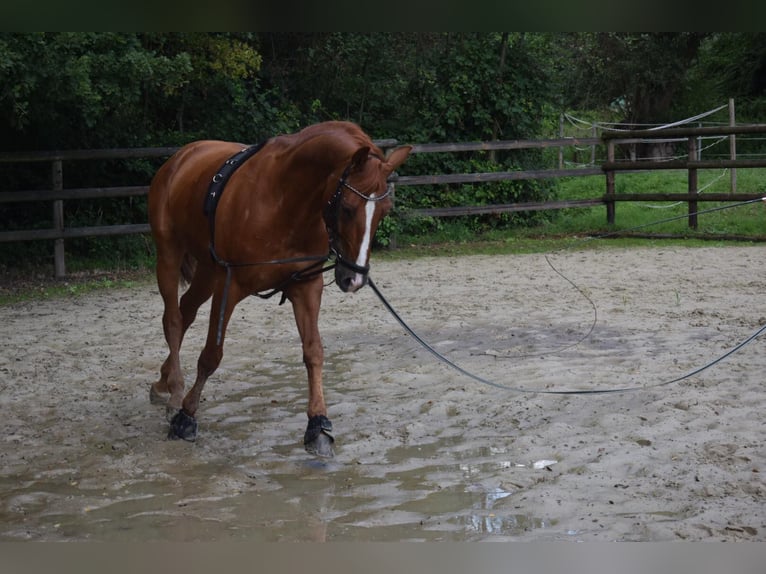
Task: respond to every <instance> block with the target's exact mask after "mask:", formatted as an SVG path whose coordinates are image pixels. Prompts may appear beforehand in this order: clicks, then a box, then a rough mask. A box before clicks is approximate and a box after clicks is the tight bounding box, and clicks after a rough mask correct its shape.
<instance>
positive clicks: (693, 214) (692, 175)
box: [689, 137, 697, 229]
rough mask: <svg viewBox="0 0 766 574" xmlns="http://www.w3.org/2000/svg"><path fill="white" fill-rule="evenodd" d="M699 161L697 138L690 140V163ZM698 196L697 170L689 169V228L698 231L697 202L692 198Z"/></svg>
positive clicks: (694, 168)
mask: <svg viewBox="0 0 766 574" xmlns="http://www.w3.org/2000/svg"><path fill="white" fill-rule="evenodd" d="M696 159H697V138H695V137H690V138H689V161H696ZM696 195H697V168H696V167H690V168H689V227H691V228H692V229H697V202H696V201H694V200H692V196H696Z"/></svg>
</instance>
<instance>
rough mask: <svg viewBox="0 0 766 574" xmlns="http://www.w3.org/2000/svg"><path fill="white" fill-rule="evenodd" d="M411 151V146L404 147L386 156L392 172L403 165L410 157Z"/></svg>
mask: <svg viewBox="0 0 766 574" xmlns="http://www.w3.org/2000/svg"><path fill="white" fill-rule="evenodd" d="M411 151H412V146H411V145H403V146H399V147H398V148H395V149H393V150H391V151H390V152H388V155H387V156H386V163H387V164H388V165H389V167H390V168H391V171H394V170H395V169H396V168H397V167H399V166H400V165H402V164H403V163H404V161H405V160H406V159H407V158H408V157H409V155H410V152H411Z"/></svg>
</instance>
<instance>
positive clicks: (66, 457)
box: [0, 247, 766, 542]
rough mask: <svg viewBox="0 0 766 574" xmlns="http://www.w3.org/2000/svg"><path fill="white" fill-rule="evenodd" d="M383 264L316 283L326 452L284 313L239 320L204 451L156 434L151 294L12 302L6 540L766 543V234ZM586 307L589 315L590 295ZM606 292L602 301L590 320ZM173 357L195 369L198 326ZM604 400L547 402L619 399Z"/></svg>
mask: <svg viewBox="0 0 766 574" xmlns="http://www.w3.org/2000/svg"><path fill="white" fill-rule="evenodd" d="M550 261H551V262H552V263H553V265H554V266H555V267H556V269H558V270H559V271H560V272H561V273H563V274H564V275H565V276H566V277H567V278H569V279H570V280H571V281H572V282H574V284H575V285H577V287H578V288H579V289H580V290H581V292H580V291H578V289H576V288H574V287H573V286H572V285H571V284H570V283H568V282H567V281H566V280H565V279H563V278H562V277H561V276H559V275H558V274H557V273H556V272H555V271H554V270H553V269H552V268H551V267H550V266H549V265H548V263H547V262H546V260H545V257H544V256H542V255H514V256H471V257H459V258H449V257H439V258H426V259H417V260H411V261H395V262H394V261H375V260H373V267H372V277H373V279H374V281H375V283H376V284H377V286H378V287H379V288H380V289H381V291H382V292H383V293H384V295H385V296H386V297H387V298H388V299H389V301H390V302H391V304H392V305H393V306H394V307H395V308H396V309H397V310H398V311H399V313H400V314H401V315H402V317H403V318H404V319H405V320H406V321H407V322H408V323H409V324H410V325H411V326H412V327H413V329H415V331H416V332H417V333H418V334H419V335H421V336H422V337H423V338H424V339H426V340H427V341H428V342H429V343H431V344H432V345H433V346H434V348H436V349H437V350H438V351H439V352H442V353H444V354H445V355H446V356H447V357H449V359H450V360H452V361H454V362H456V363H457V364H459V365H460V366H461V367H463V368H465V369H467V370H469V371H471V372H474V373H476V374H478V375H480V376H481V377H484V378H486V379H490V380H491V381H493V382H496V383H498V384H500V385H503V386H507V387H513V388H514V389H519V388H521V389H524V391H530V392H518V391H517V390H507V389H502V388H497V387H493V386H489V385H486V384H481V383H479V382H476V381H475V380H472V379H470V378H467V377H465V376H463V375H461V374H460V373H458V372H456V371H454V370H452V369H450V368H449V367H448V366H446V365H445V364H443V363H440V362H438V361H437V360H435V359H434V358H433V357H432V356H431V355H430V354H429V353H428V352H426V351H425V350H423V349H422V348H421V347H420V346H419V345H418V344H417V343H416V341H414V340H413V339H412V337H410V336H409V335H407V334H406V333H405V332H404V331H403V330H402V328H401V327H400V326H399V325H398V324H397V323H396V322H395V320H394V319H393V318H392V317H391V316H390V315H389V314H388V312H387V311H386V310H385V308H384V307H383V306H382V305H381V304H380V302H379V301H378V300H377V299H376V297H375V295H374V293H373V292H372V290H371V289H369V288H365V289H363V290H362V291H360V292H359V293H357V294H355V295H346V294H343V293H341V292H340V291H339V290H338V289H337V288H335V287H334V286H331V287H328V288H327V289H326V290H325V298H324V304H323V307H322V316H321V330H322V334H323V339H324V343H325V355H326V364H325V395H326V398H327V401H328V407H329V410H330V412H329V416H330V418H331V419H332V421H333V424H334V427H335V435H336V439H337V441H336V448H335V450H336V456H335V458H334V459H332V460H321V459H316V458H312V457H311V456H309V455H308V454H306V453H305V452H304V451H303V448H302V444H301V441H302V436H303V431H304V429H305V423H306V416H305V408H306V392H305V386H306V383H305V370H304V367H303V365H302V362H301V350H300V344H299V340H298V336H297V332H296V330H295V327H294V323H293V319H292V311H291V309H290V308H289V304H288V305H285V306H281V307H280V306H278V305H277V301H276V300H275V299H272V300H269V301H265V302H264V301H261V300H256V299H251V300H248V301H245V302H243V304H241V305H240V306H239V307H238V308H237V309H236V310H235V315H234V319H233V321H232V324H231V327H230V330H229V333H228V336H227V340H226V349H225V356H224V360H223V363H222V366H221V368H220V369H219V370H218V371H217V372H216V373H215V375H214V376H213V377H211V379H210V380H209V381H208V384H207V386H206V387H205V391H204V394H203V403H202V405H201V408H200V411H199V413H198V417H199V423H200V434H199V438H198V440H197V442H196V443H194V444H190V443H186V442H183V441H170V440H167V439H166V438H165V435H166V432H167V423H166V421H165V419H164V413H163V410H162V409H161V408H160V407H157V406H153V405H150V404H149V401H148V388H149V384H150V383H151V382H152V381H154V380H155V379H156V377H157V372H158V369H159V366H160V364H161V362H162V361H163V360H164V358H165V355H166V351H165V342H164V339H163V336H162V330H161V313H162V308H161V301H160V298H159V295H158V294H157V290H156V287H155V286H154V284H153V283H151V282H147V283H140V284H137V285H136V286H134V287H131V288H123V289H111V290H105V291H99V292H95V293H90V294H86V295H81V296H75V297H71V298H60V299H55V300H47V301H41V302H40V301H38V302H28V303H20V304H14V305H9V306H4V307H1V308H0V335H2V340H3V352H2V353H0V412H1V413H2V417H0V441H1V442H2V446H1V447H0V540H2V541H13V540H46V541H58V540H99V541H137V542H140V541H145V540H161V541H194V540H213V541H228V540H250V541H304V540H337V541H416V540H457V541H475V540H524V541H550V540H566V541H573V542H574V541H611V540H623V541H676V540H694V541H698V540H700V541H701V540H738V541H740V540H741V541H764V540H766V480H765V479H764V473H766V431H764V427H763V420H764V419H763V413H764V412H766V394H765V393H764V382H763V380H764V378H763V373H764V370H765V369H766V353H764V352H763V348H764V347H763V346H764V338H763V337H761V338H759V339H756V340H755V341H753V342H752V343H750V344H749V345H747V346H745V347H743V348H742V349H741V350H740V351H739V352H737V353H736V354H734V355H732V356H730V357H728V358H727V359H726V360H724V361H722V362H720V363H718V364H717V365H715V366H713V367H711V368H709V369H707V370H705V371H704V372H702V373H700V374H698V375H695V376H692V377H689V378H687V379H684V380H682V381H679V382H676V383H672V384H662V383H665V382H667V381H670V380H672V379H674V378H677V377H680V376H683V375H684V374H686V373H688V372H690V371H692V370H694V369H696V368H698V367H701V366H703V365H705V364H706V363H708V362H709V361H711V360H713V359H715V358H717V357H719V356H720V355H722V354H723V353H725V352H726V351H727V350H729V349H731V348H732V347H734V346H735V345H736V344H738V343H739V342H741V341H743V340H744V339H746V338H747V337H749V336H750V335H752V334H753V333H754V332H755V331H756V330H757V329H758V328H759V326H761V325H763V324H764V323H766V307H765V306H764V304H763V302H762V301H763V291H764V285H765V283H766V281H765V280H764V279H763V277H762V268H763V265H762V263H763V248H762V247H707V248H694V249H687V248H682V247H661V248H640V249H617V248H608V249H600V250H593V251H569V252H561V253H558V254H555V255H552V256H550ZM591 303H592V304H591ZM594 306H595V309H594ZM206 309H208V307H205V308H203V310H202V311H201V312H200V315H199V318H198V321H197V323H196V324H195V325H194V326H193V327H192V329H191V331H190V332H189V335H188V336H187V340H186V341H185V344H184V348H183V351H182V361H183V365H184V368H185V372H186V375H187V383H189V382H190V380H189V379H190V378H191V376H192V374H193V372H194V368H195V364H196V358H197V354H198V353H199V350H200V349H201V345H202V341H203V339H204V335H205V330H206V318H207V311H206ZM627 387H642V388H641V389H640V390H634V391H630V392H624V393H609V394H597V395H592V394H589V395H556V394H540V393H537V392H534V391H556V390H605V389H620V388H627Z"/></svg>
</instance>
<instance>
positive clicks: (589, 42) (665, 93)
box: [552, 32, 706, 124]
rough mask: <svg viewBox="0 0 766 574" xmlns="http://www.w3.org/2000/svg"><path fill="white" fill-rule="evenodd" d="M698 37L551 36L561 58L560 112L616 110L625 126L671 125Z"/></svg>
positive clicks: (662, 34)
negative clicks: (659, 123)
mask: <svg viewBox="0 0 766 574" xmlns="http://www.w3.org/2000/svg"><path fill="white" fill-rule="evenodd" d="M705 37H706V33H701V32H659V33H640V34H639V33H625V32H577V33H566V34H562V35H558V36H552V39H553V41H555V42H557V43H558V54H559V56H560V57H561V61H560V64H559V65H558V67H557V72H558V73H559V74H560V77H561V84H560V85H561V87H562V93H563V94H565V97H564V98H562V102H561V103H562V104H563V107H565V108H566V107H569V108H576V109H593V108H597V107H605V106H618V107H620V108H621V110H622V112H623V119H624V121H625V122H627V123H635V124H642V123H644V124H651V123H658V122H663V121H667V120H670V119H672V110H673V106H674V102H675V101H676V99H677V98H679V97H680V96H681V95H682V90H683V87H684V82H685V79H686V74H687V72H688V70H689V69H690V68H691V67H692V66H693V64H694V63H695V62H696V59H697V55H698V52H699V48H700V45H701V42H702V40H703V39H704V38H705Z"/></svg>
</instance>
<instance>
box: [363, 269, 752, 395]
mask: <svg viewBox="0 0 766 574" xmlns="http://www.w3.org/2000/svg"><path fill="white" fill-rule="evenodd" d="M367 283H368V284H369V286H370V287H371V288H372V290H373V291H374V292H375V295H377V296H378V299H380V302H381V303H383V306H384V307H385V308H386V309H388V311H389V313H391V315H392V316H393V317H394V319H396V321H397V322H398V323H399V324H400V325H401V326H402V327H403V328H404V330H405V331H407V333H409V334H410V335H411V336H412V338H413V339H415V340H416V341H417V342H418V343H419V344H420V345H421V346H422V347H423V348H424V349H425V350H426V351H428V352H429V353H431V354H432V355H433V356H434V357H436V358H437V359H438V360H439V361H441V362H442V363H445V364H446V365H448V366H449V367H451V368H453V369H454V370H456V371H457V372H459V373H460V374H462V375H464V376H466V377H468V378H470V379H473V380H474V381H476V382H479V383H482V384H484V385H489V386H491V387H495V388H498V389H503V390H506V391H513V392H515V393H530V394H544V395H606V394H614V393H627V392H632V391H643V390H647V389H653V388H657V387H664V386H667V385H672V384H674V383H679V382H681V381H683V380H684V379H688V378H690V377H693V376H694V375H697V374H699V373H701V372H702V371H705V370H707V369H709V368H710V367H712V366H714V365H716V364H718V363H720V362H721V361H723V360H724V359H726V358H727V357H729V356H731V355H733V354H734V353H736V352H737V351H739V350H740V349H741V348H742V347H744V346H745V345H747V344H748V343H750V342H751V341H754V340H755V339H757V338H758V337H760V336H761V335H762V334H763V333H764V332H765V331H766V325H763V326H762V327H760V328H759V329H757V330H756V331H755V333H753V334H752V335H750V336H749V337H748V338H747V339H745V340H744V341H742V342H741V343H739V344H738V345H737V346H735V347H733V348H732V349H729V350H728V351H727V352H726V353H724V354H723V355H721V356H720V357H718V358H716V359H714V360H712V361H710V362H708V363H707V364H705V365H703V366H702V367H699V368H697V369H694V370H693V371H691V372H689V373H686V374H685V375H682V376H680V377H676V378H675V379H672V380H670V381H663V382H661V383H655V384H653V385H645V386H633V387H623V388H619V389H601V390H548V391H545V390H543V391H540V390H535V389H525V388H522V387H511V386H508V385H503V384H500V383H496V382H495V381H490V380H489V379H485V378H484V377H480V376H479V375H475V374H473V373H471V372H470V371H467V370H465V369H464V368H463V367H461V366H460V365H458V364H456V363H454V362H452V361H451V360H449V359H448V358H447V357H445V356H444V355H442V354H441V353H440V352H439V351H437V350H436V349H434V348H433V347H432V346H431V345H429V344H428V343H427V342H426V341H425V340H424V339H423V338H422V337H420V336H419V335H418V334H417V333H416V332H415V331H413V330H412V328H411V327H410V326H409V325H408V324H407V323H406V322H405V321H404V319H402V318H401V316H400V315H399V313H397V312H396V310H395V309H394V308H393V307H392V306H391V303H389V302H388V300H386V298H385V297H384V296H383V293H381V292H380V290H379V289H378V287H377V285H375V282H374V281H373V280H372V277H368V279H367Z"/></svg>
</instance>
